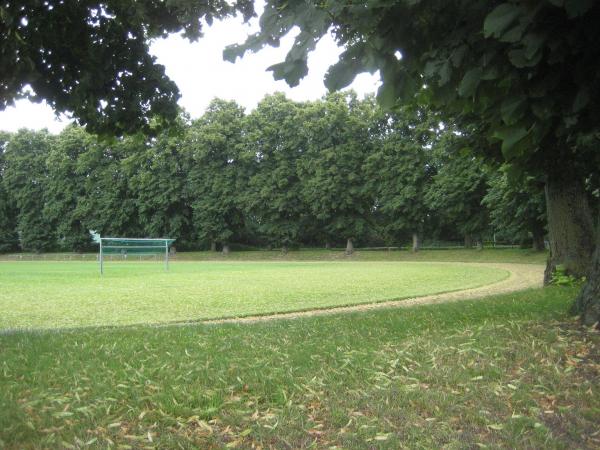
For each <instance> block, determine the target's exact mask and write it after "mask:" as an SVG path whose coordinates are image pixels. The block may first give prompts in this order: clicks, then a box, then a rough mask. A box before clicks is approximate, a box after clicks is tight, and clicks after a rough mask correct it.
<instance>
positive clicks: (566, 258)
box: [224, 0, 600, 319]
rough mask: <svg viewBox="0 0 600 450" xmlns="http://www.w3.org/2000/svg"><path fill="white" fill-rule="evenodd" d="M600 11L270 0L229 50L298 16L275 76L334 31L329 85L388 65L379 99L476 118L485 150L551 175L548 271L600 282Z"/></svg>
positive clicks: (589, 5) (562, 5) (550, 5)
mask: <svg viewBox="0 0 600 450" xmlns="http://www.w3.org/2000/svg"><path fill="white" fill-rule="evenodd" d="M284 5H286V6H287V7H283V6H284ZM599 15H600V3H599V2H593V1H563V0H536V1H531V2H522V1H516V0H515V1H501V0H495V1H488V0H450V1H448V0H437V1H420V0H416V1H414V0H405V1H395V2H384V1H374V2H367V3H360V4H353V3H348V2H346V1H343V0H332V1H328V2H302V3H298V4H294V5H288V4H287V2H286V3H284V2H282V1H280V0H271V1H268V2H267V5H266V7H265V10H264V13H263V16H262V18H261V30H260V31H259V32H258V33H257V34H255V35H253V36H251V37H250V38H249V39H248V40H247V41H246V43H245V44H243V45H236V46H231V47H229V48H228V49H226V51H225V54H224V56H225V58H226V59H230V60H234V59H235V58H236V57H237V56H238V55H241V54H243V53H244V52H245V51H246V50H258V49H260V48H262V47H263V46H265V45H271V44H272V43H273V42H274V41H275V42H277V40H278V38H280V37H281V36H283V35H284V34H286V33H287V32H288V31H289V30H291V29H292V28H293V27H294V26H298V27H299V29H300V32H299V33H298V34H297V37H296V40H295V44H294V45H293V46H292V49H291V50H290V52H289V53H288V55H287V57H286V60H285V61H284V62H282V63H279V64H275V65H273V66H272V67H271V70H272V71H273V73H274V76H275V78H277V79H285V80H286V81H287V82H288V83H289V84H291V85H295V84H297V83H298V81H299V79H300V78H301V77H303V76H304V75H305V74H306V72H307V67H308V66H307V64H306V61H307V53H308V52H309V51H310V50H312V49H313V48H314V47H315V45H316V42H317V41H318V40H319V39H320V37H321V36H323V35H324V34H325V33H326V32H327V30H329V29H333V33H334V36H335V38H336V40H337V42H338V43H339V44H341V45H343V46H344V47H345V51H344V52H343V53H342V55H341V57H340V60H339V61H338V62H337V63H336V64H334V65H333V66H332V67H331V68H330V69H329V72H328V73H327V76H326V80H325V82H326V84H327V86H328V87H329V88H330V89H339V88H341V87H344V86H346V85H348V84H349V83H350V82H351V81H352V80H353V78H354V76H355V75H356V74H357V73H359V72H364V71H370V72H373V71H375V70H377V69H379V70H380V73H381V76H382V81H383V84H382V86H381V88H380V89H379V93H378V98H379V100H380V102H381V103H382V104H383V105H385V106H387V107H393V106H394V105H396V104H397V102H398V101H399V100H402V101H404V102H407V101H408V102H411V101H414V100H415V99H416V100H418V101H420V102H423V103H426V104H430V105H433V106H434V107H439V108H440V109H443V110H444V111H445V112H446V113H448V114H451V115H453V116H457V117H461V116H470V117H473V116H475V117H477V118H478V122H479V124H480V126H481V130H482V132H483V133H484V134H485V136H487V138H488V139H489V141H490V145H489V146H485V148H483V149H482V150H483V152H484V153H485V155H486V157H487V158H489V159H493V160H504V161H506V162H507V163H508V164H510V165H511V167H512V168H513V170H517V171H523V172H526V173H528V174H529V175H533V176H537V175H540V176H543V177H544V181H545V190H546V201H547V211H548V228H549V234H550V245H551V258H550V259H549V261H548V272H551V271H552V270H553V268H554V267H555V266H556V265H557V264H562V265H563V266H564V267H565V268H566V269H567V271H568V272H569V273H571V274H573V275H575V276H581V275H586V274H588V275H589V281H588V282H589V283H590V284H594V283H598V284H600V280H599V279H600V272H598V271H591V270H592V269H593V268H596V267H597V265H595V264H594V265H593V266H592V261H591V258H592V251H593V249H594V246H595V242H594V241H595V239H594V236H595V234H594V233H595V230H594V227H593V222H592V219H591V210H590V207H589V204H588V199H587V196H586V192H585V189H584V185H585V182H586V179H589V178H590V177H592V176H593V175H594V174H595V173H596V172H597V171H598V167H600V152H598V151H597V146H598V143H599V141H600V139H599V137H598V136H599V134H598V133H599V131H600V127H599V125H598V121H597V117H598V111H599V110H600V77H599V76H598V73H600V70H599V69H600V27H598V25H597V22H598V20H597V18H598V17H599ZM590 141H591V142H594V145H585V144H584V142H588V143H589V142H590ZM599 251H600V250H599ZM599 257H600V256H596V258H599ZM590 271H591V272H590ZM588 292H589V290H584V293H588ZM586 295H587V294H586ZM590 301H591V302H592V303H594V304H596V303H600V296H596V297H595V298H594V299H590ZM578 304H580V305H583V304H586V305H587V304H589V302H578ZM598 309H600V308H598ZM595 317H596V319H600V316H595Z"/></svg>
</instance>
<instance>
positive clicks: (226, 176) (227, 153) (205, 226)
mask: <svg viewBox="0 0 600 450" xmlns="http://www.w3.org/2000/svg"><path fill="white" fill-rule="evenodd" d="M244 121H245V115H244V109H243V108H242V107H241V106H239V105H238V104H237V103H235V102H233V101H226V100H220V99H214V100H213V101H211V103H210V105H209V106H208V108H207V110H206V112H205V113H204V115H203V116H202V117H201V118H200V119H198V120H197V121H195V122H194V123H193V124H192V127H191V128H190V130H189V131H188V134H187V137H186V144H185V145H186V149H187V152H188V155H189V158H190V161H191V166H190V168H189V174H188V184H187V189H188V192H189V197H190V200H191V207H192V210H193V216H194V228H195V230H196V232H197V233H198V237H199V238H200V239H201V240H203V241H206V242H209V243H210V244H211V248H212V249H213V250H215V249H216V244H217V243H221V244H222V248H223V253H228V252H229V244H230V243H231V241H232V239H234V238H235V237H239V236H240V235H241V234H242V231H243V229H244V225H245V223H244V211H243V207H244V204H243V199H242V196H243V194H244V192H245V191H246V188H247V185H248V178H249V175H250V173H249V169H250V166H251V161H252V156H251V155H250V154H249V153H248V152H247V151H246V148H245V147H244V134H245V133H244V127H245V124H244Z"/></svg>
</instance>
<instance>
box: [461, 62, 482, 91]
mask: <svg viewBox="0 0 600 450" xmlns="http://www.w3.org/2000/svg"><path fill="white" fill-rule="evenodd" d="M482 74H483V70H482V69H481V68H480V67H475V68H474V69H471V70H469V71H467V73H466V74H465V76H464V77H463V79H462V81H461V82H460V85H459V86H458V95H460V96H461V97H468V96H471V95H473V94H475V91H476V90H477V86H479V83H480V82H481V75H482Z"/></svg>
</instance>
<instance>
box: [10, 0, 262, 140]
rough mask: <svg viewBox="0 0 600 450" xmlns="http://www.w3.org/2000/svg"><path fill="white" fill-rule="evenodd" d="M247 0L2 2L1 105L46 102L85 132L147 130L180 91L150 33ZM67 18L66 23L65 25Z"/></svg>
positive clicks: (242, 7)
mask: <svg viewBox="0 0 600 450" xmlns="http://www.w3.org/2000/svg"><path fill="white" fill-rule="evenodd" d="M236 11H240V12H242V13H243V14H244V16H245V17H246V18H249V17H250V16H251V15H252V14H253V6H252V2H251V1H249V0H238V1H237V2H235V3H233V4H232V3H231V2H227V1H224V0H210V1H205V2H192V1H189V0H170V1H168V2H164V1H159V0H144V1H136V0H108V1H98V0H85V1H78V2H57V1H47V2H41V1H38V0H25V1H20V2H5V3H3V4H2V5H1V6H0V24H1V29H2V33H1V34H0V36H1V37H0V59H1V60H2V63H3V69H2V72H1V74H0V91H1V94H0V109H4V108H6V106H8V105H10V104H12V103H13V101H14V100H15V99H18V98H22V97H26V98H29V99H31V100H33V101H36V102H40V101H42V100H46V101H47V102H48V104H49V105H50V106H52V108H54V110H55V111H56V112H64V113H68V114H73V116H74V117H75V118H76V119H77V121H78V122H79V123H80V124H82V125H83V124H86V125H87V126H88V128H89V129H90V130H93V131H96V132H103V133H107V134H121V133H132V132H135V131H138V130H140V129H145V130H146V131H150V130H151V127H150V120H151V119H152V118H153V117H155V116H159V117H162V118H164V119H167V120H169V121H173V120H175V118H176V116H177V111H178V108H177V99H178V98H179V91H178V89H177V86H175V83H173V82H172V81H171V80H170V79H169V78H168V77H167V76H166V75H165V70H164V67H163V66H161V65H159V64H157V63H156V58H155V57H153V56H151V55H150V53H149V48H148V46H149V42H150V40H151V39H153V38H159V37H165V36H166V35H167V34H168V33H177V32H180V31H183V35H184V36H186V37H187V38H189V39H197V38H198V37H200V36H201V31H202V30H201V25H202V22H201V19H204V20H205V21H206V22H207V23H208V24H211V23H212V20H213V19H218V18H223V17H226V16H228V15H232V14H234V13H235V12H236ZM67 24H68V26H67Z"/></svg>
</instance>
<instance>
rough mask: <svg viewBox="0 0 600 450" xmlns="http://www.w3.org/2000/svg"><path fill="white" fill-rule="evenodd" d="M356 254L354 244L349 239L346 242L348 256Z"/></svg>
mask: <svg viewBox="0 0 600 450" xmlns="http://www.w3.org/2000/svg"><path fill="white" fill-rule="evenodd" d="M352 253H354V243H353V242H352V239H351V238H348V240H347V241H346V255H351V254H352Z"/></svg>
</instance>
